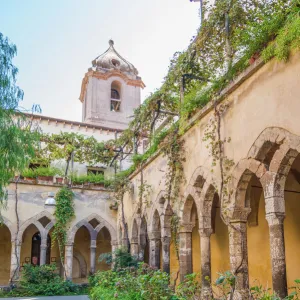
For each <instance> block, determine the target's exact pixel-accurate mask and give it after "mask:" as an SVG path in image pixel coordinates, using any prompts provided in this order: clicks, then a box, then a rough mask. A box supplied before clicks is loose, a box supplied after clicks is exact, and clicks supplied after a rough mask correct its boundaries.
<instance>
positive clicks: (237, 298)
mask: <svg viewBox="0 0 300 300" xmlns="http://www.w3.org/2000/svg"><path fill="white" fill-rule="evenodd" d="M249 293H250V292H249V290H235V291H234V292H233V300H248V299H250V295H249Z"/></svg>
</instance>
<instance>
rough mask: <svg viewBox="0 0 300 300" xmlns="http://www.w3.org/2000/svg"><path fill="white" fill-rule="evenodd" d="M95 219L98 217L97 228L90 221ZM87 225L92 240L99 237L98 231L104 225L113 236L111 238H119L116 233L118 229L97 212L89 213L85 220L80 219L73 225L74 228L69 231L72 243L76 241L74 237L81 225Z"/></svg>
mask: <svg viewBox="0 0 300 300" xmlns="http://www.w3.org/2000/svg"><path fill="white" fill-rule="evenodd" d="M93 219H96V220H97V221H98V222H99V224H98V225H97V226H96V228H94V227H93V226H92V225H91V224H90V223H89V221H91V220H93ZM82 226H84V227H86V229H87V230H88V231H89V233H90V237H91V240H95V239H97V235H98V233H99V232H100V230H101V229H102V228H103V227H106V228H107V230H108V232H109V233H110V236H111V239H112V240H116V239H117V233H116V230H115V228H114V227H113V226H112V225H111V224H109V223H108V222H107V221H106V220H104V219H103V218H102V217H101V216H99V215H97V214H91V215H89V216H88V217H86V218H84V219H83V220H81V221H79V222H78V223H77V224H76V225H74V226H73V227H72V229H71V230H70V231H69V242H70V243H73V242H74V238H75V235H76V232H77V230H78V229H79V228H80V227H82Z"/></svg>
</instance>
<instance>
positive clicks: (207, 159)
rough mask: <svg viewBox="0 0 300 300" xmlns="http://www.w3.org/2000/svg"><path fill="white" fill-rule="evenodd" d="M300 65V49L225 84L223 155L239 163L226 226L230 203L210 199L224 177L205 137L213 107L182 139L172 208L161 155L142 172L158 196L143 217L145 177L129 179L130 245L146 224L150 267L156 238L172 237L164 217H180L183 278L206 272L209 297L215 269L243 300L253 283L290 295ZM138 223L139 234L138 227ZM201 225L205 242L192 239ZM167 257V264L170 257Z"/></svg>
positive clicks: (295, 242) (295, 265) (298, 206)
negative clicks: (223, 211) (230, 275)
mask: <svg viewBox="0 0 300 300" xmlns="http://www.w3.org/2000/svg"><path fill="white" fill-rule="evenodd" d="M299 69H300V54H299V53H294V54H293V55H292V56H291V57H290V60H289V61H288V62H286V63H284V62H278V61H276V60H272V61H270V62H268V63H267V64H263V63H262V62H260V61H257V62H256V63H255V64H254V65H252V66H250V67H249V69H248V70H246V71H245V72H244V73H243V74H241V75H240V76H239V78H237V80H235V81H234V82H233V83H232V84H230V85H229V86H228V87H227V88H226V96H225V97H224V98H223V100H222V104H225V105H226V106H227V107H228V108H227V110H226V111H225V113H224V114H223V115H222V117H221V137H222V139H225V138H230V139H231V142H230V143H226V145H225V149H224V152H225V155H226V156H227V157H228V158H230V159H232V160H233V161H234V167H233V168H232V170H231V174H232V180H231V183H230V191H231V192H232V195H231V196H230V198H229V201H228V203H227V204H226V205H227V213H228V215H227V219H228V220H229V221H228V222H229V223H228V222H226V224H224V222H223V220H222V219H221V217H220V208H221V207H222V206H223V205H224V203H218V201H217V200H214V199H217V198H219V195H218V191H219V190H220V181H221V177H220V172H219V168H218V167H214V168H212V157H211V155H210V153H209V149H208V148H207V144H206V143H205V142H204V141H203V138H204V137H205V129H206V127H207V124H208V123H209V122H210V120H211V118H213V117H214V107H213V105H212V104H208V105H207V106H206V107H205V108H203V109H202V110H201V111H200V112H199V113H198V114H197V115H196V116H195V117H193V119H192V120H191V122H192V126H191V128H190V129H189V130H188V131H187V132H186V133H185V134H184V136H183V139H184V141H185V146H184V147H185V156H186V162H185V163H184V176H185V180H186V182H185V183H184V184H182V186H181V187H180V190H181V196H180V199H178V201H176V204H174V205H171V207H169V205H170V204H169V203H167V201H166V199H165V189H166V188H165V184H164V182H165V170H166V166H167V162H166V159H165V158H164V157H162V156H161V155H157V156H155V157H154V158H152V159H150V160H149V161H148V164H146V166H145V168H144V170H143V178H144V182H146V183H147V184H149V185H151V187H152V192H151V195H150V196H149V199H148V201H149V202H150V203H151V204H150V205H149V206H147V205H144V206H143V208H142V210H141V211H140V210H138V208H137V202H138V186H139V184H140V174H139V172H138V171H137V172H136V173H134V174H133V176H132V178H131V180H132V183H133V187H134V189H133V192H132V193H130V194H128V195H127V196H126V199H125V216H126V222H127V224H128V228H129V235H130V239H131V240H132V239H138V240H139V241H142V240H143V237H144V235H145V230H144V229H142V223H143V222H144V223H146V224H147V235H148V240H149V245H150V246H149V247H150V249H149V251H150V264H152V265H154V266H155V265H157V266H158V263H157V262H158V258H157V256H156V254H155V253H157V251H158V250H157V249H155V247H160V246H159V244H158V243H157V242H156V241H157V239H161V240H162V241H164V240H165V239H166V237H168V236H170V226H171V225H170V222H169V221H167V222H166V220H167V219H169V218H166V217H167V216H168V214H169V211H175V212H176V214H177V215H178V216H180V220H181V228H180V233H179V237H180V258H179V260H180V273H181V279H183V276H184V275H185V274H188V273H190V272H192V271H193V270H195V271H197V270H201V273H202V285H203V287H204V289H203V290H204V293H205V290H207V289H208V292H209V287H208V286H207V283H206V282H205V276H207V275H208V276H209V277H211V278H212V279H215V278H216V277H217V276H218V275H217V273H218V272H223V271H226V270H228V269H231V270H232V271H233V272H234V273H236V276H237V279H236V280H237V285H236V293H237V294H239V295H240V296H242V297H245V298H247V289H248V287H249V281H250V283H251V284H262V285H264V286H269V287H270V286H273V289H274V290H275V291H276V292H277V293H278V294H279V295H280V296H282V297H283V296H284V295H286V293H287V289H286V287H287V285H289V286H291V285H292V283H293V280H294V279H296V278H298V277H299V275H300V274H299V271H298V270H299V269H300V263H299V262H298V259H297V258H295V254H294V253H295V252H294V251H295V249H296V247H299V246H300V241H299V239H298V238H297V236H299V233H300V227H299V222H298V220H299V211H300V198H299V194H298V191H299V188H300V180H299V178H300V176H299V174H300V164H299V161H300V159H299V156H298V154H299V152H300V126H299V122H300V121H299V117H298V114H297V113H296V112H298V111H300V102H299V90H300V88H299V86H300V78H299ZM221 94H224V91H223V92H222V93H221ZM212 169H213V172H212ZM193 207H196V216H194V214H195V213H193V210H195V209H194V208H193ZM157 215H158V216H159V219H160V221H159V222H158V221H157V220H156V219H157ZM248 216H249V217H248ZM119 217H120V216H119ZM142 220H144V221H143V222H142ZM283 220H284V223H283ZM134 222H136V223H137V224H138V226H139V229H138V230H135V231H132V229H133V223H134ZM156 224H160V226H157V225H156ZM197 226H198V227H199V234H198V235H199V236H200V239H199V238H198V237H197V235H196V234H195V230H197ZM118 228H119V230H118V232H122V230H124V229H123V228H122V223H121V222H120V221H119V222H118ZM195 228H196V229H195ZM136 232H137V233H136ZM199 240H200V241H199ZM195 244H197V246H195ZM162 247H163V246H162ZM143 248H144V245H143V244H140V245H139V248H138V249H140V250H137V251H140V252H141V251H142V252H143V251H144V249H143ZM163 249H168V247H166V248H164V247H163ZM165 251H169V250H165ZM151 253H152V256H151ZM162 256H163V259H164V257H165V259H166V260H168V257H169V256H168V255H167V254H166V253H163V254H162ZM174 259H176V256H174V255H171V261H170V260H168V261H163V264H162V265H167V264H169V265H171V272H172V271H173V270H174V267H173V266H175V265H176V263H175V262H174ZM248 270H249V271H248ZM286 272H287V273H286ZM286 274H287V275H286ZM249 276H250V277H249Z"/></svg>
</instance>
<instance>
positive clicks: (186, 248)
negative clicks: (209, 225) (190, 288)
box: [179, 224, 195, 281]
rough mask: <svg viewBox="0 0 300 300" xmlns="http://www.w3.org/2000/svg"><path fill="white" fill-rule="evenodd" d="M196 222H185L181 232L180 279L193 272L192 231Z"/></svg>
mask: <svg viewBox="0 0 300 300" xmlns="http://www.w3.org/2000/svg"><path fill="white" fill-rule="evenodd" d="M194 226H195V225H194V224H184V225H183V226H182V227H181V228H180V232H179V266H180V281H183V280H184V277H185V275H187V274H191V273H192V272H193V265H192V231H193V227H194Z"/></svg>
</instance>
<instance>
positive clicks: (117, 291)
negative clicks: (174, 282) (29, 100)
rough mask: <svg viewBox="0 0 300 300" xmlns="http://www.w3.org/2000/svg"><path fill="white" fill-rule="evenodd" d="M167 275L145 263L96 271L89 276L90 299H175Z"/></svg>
mask: <svg viewBox="0 0 300 300" xmlns="http://www.w3.org/2000/svg"><path fill="white" fill-rule="evenodd" d="M169 279H170V278H169V275H168V274H167V273H164V272H162V271H160V270H156V269H154V268H150V267H149V266H148V265H146V264H140V265H139V267H138V268H137V269H136V268H134V267H131V268H125V269H120V270H119V271H118V272H116V271H106V272H98V273H97V274H96V275H94V276H93V277H92V278H90V285H91V291H90V298H91V299H92V300H110V299H115V298H116V299H122V300H143V299H147V300H149V299H151V300H159V299H161V300H175V299H178V298H177V297H176V296H175V295H174V293H173V291H172V290H171V289H170V288H169Z"/></svg>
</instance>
